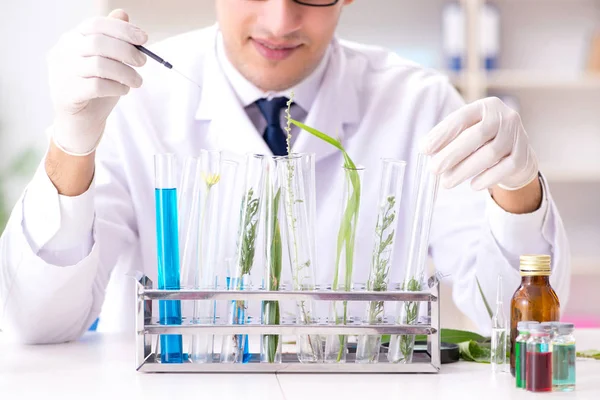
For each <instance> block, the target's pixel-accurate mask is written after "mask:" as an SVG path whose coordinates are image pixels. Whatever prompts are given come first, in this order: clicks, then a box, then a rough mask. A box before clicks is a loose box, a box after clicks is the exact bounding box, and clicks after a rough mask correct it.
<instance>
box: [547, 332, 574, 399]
mask: <svg viewBox="0 0 600 400" xmlns="http://www.w3.org/2000/svg"><path fill="white" fill-rule="evenodd" d="M573 329H574V325H573V324H570V323H561V324H559V325H558V327H557V332H556V335H555V336H554V338H553V339H552V388H553V390H555V391H560V392H570V391H573V390H575V357H576V350H575V337H573Z"/></svg>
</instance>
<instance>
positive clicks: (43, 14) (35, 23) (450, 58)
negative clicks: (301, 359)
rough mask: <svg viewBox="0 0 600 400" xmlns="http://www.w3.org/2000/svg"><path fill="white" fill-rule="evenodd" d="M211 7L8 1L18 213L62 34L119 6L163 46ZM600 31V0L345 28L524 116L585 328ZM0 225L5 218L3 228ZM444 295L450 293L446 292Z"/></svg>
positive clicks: (4, 48) (5, 82)
mask: <svg viewBox="0 0 600 400" xmlns="http://www.w3.org/2000/svg"><path fill="white" fill-rule="evenodd" d="M240 1H241V0H240ZM213 3H214V0H170V1H159V0H154V1H149V0H85V1H84V0H53V1H41V0H19V1H18V2H17V1H11V0H0V4H1V8H0V9H1V10H2V12H1V13H0V33H1V35H0V50H1V53H0V54H2V62H0V188H2V190H3V191H2V192H0V196H1V197H2V198H3V199H4V201H5V203H6V204H5V205H6V206H8V207H9V208H10V206H12V204H13V203H14V202H15V201H16V200H17V198H18V196H19V195H20V192H21V191H22V189H23V186H24V184H25V183H26V182H27V179H28V178H29V177H30V175H31V169H29V170H28V169H27V165H28V164H29V165H31V164H32V162H31V161H28V160H29V159H28V158H27V157H24V156H23V155H22V154H20V152H22V151H25V150H27V149H33V150H34V151H35V154H36V157H37V159H36V160H35V161H37V160H39V158H40V157H41V156H42V154H43V151H44V149H45V147H46V138H45V135H44V130H45V128H46V127H47V126H48V125H49V124H50V123H51V120H52V107H51V103H50V98H49V90H48V85H47V79H46V62H45V58H46V54H47V51H48V50H49V49H50V47H51V46H52V45H53V44H54V43H55V42H56V41H57V40H58V38H59V36H60V34H61V33H63V32H64V31H66V30H68V29H71V28H73V27H74V26H75V25H77V24H78V23H79V22H80V21H81V20H83V19H84V18H87V17H89V16H92V15H95V14H98V13H100V14H106V13H108V12H109V11H110V10H111V9H113V8H117V7H120V8H124V9H125V10H126V11H128V12H129V14H130V16H131V18H132V22H134V23H136V24H137V25H139V26H141V27H143V28H144V29H145V30H146V31H147V32H149V33H150V38H151V39H150V40H151V42H154V41H158V40H160V39H162V38H165V37H168V36H171V35H173V34H177V33H180V32H185V31H188V30H192V29H197V28H200V27H204V26H207V25H210V24H212V23H213V22H214V18H215V12H214V4H213ZM484 3H485V4H484ZM484 5H485V6H486V7H483V6H484ZM599 30H600V0H496V1H490V2H487V3H486V2H485V1H484V0H463V1H461V2H460V3H455V2H450V1H444V0H419V1H414V0H355V3H354V4H353V5H351V6H349V7H347V9H346V10H345V12H344V14H343V17H342V20H341V23H340V27H339V36H340V37H342V38H347V39H352V40H356V41H361V42H365V43H370V44H376V45H382V46H385V47H388V48H390V49H392V50H394V51H396V52H397V53H399V54H400V55H402V56H404V57H407V58H409V59H412V60H414V61H417V62H419V63H421V64H423V65H426V66H429V67H433V68H437V69H440V70H443V71H446V72H447V73H448V74H449V75H450V76H451V77H452V79H453V80H454V82H455V84H456V86H457V88H458V89H459V90H460V91H461V92H462V93H463V94H464V96H465V98H466V99H467V100H468V101H472V100H475V99H477V98H480V97H484V96H488V95H498V96H501V97H502V98H503V99H504V100H505V101H506V102H507V103H509V104H510V105H511V106H512V107H514V108H516V109H518V111H519V112H520V113H521V115H522V118H523V123H524V125H525V127H526V129H527V131H528V134H529V136H530V138H531V141H532V143H533V145H534V147H535V149H536V151H537V153H538V156H539V158H540V162H541V166H542V171H543V172H544V173H545V174H546V177H547V178H548V180H549V182H550V186H551V188H552V190H553V194H554V197H555V200H556V202H557V204H558V206H559V208H560V210H561V212H562V215H563V218H564V222H565V225H566V228H567V231H568V234H569V237H570V240H571V246H572V252H573V279H572V288H571V294H572V295H571V298H570V300H569V303H568V305H567V306H566V308H565V309H564V318H565V319H569V320H572V321H576V322H577V323H578V324H579V325H580V326H583V325H594V326H600V290H599V289H598V288H599V287H600V72H599V71H596V72H594V71H593V70H592V68H590V67H589V64H591V61H592V60H591V59H590V57H591V54H592V53H593V51H592V46H591V43H592V38H593V35H594V33H597V32H599ZM597 51H598V52H600V49H598V50H597ZM482 54H483V55H482ZM486 55H487V61H486V60H485V56H486ZM597 57H600V53H598V54H597ZM459 61H460V62H459ZM486 63H487V65H486ZM459 64H460V65H459ZM597 64H600V61H597ZM598 68H600V67H598V66H596V69H598ZM15 161H23V162H21V163H19V162H17V163H16V164H17V165H15ZM19 164H20V165H19ZM33 164H35V162H34V163H33ZM18 172H20V173H18ZM2 194H3V195H2ZM1 203H2V202H0V207H1V206H2V204H1ZM6 206H5V207H4V208H5V209H6ZM1 218H2V213H1V212H0V230H1V226H2V220H1ZM444 291H445V294H447V295H449V293H450V289H449V286H448V285H445V288H444ZM444 308H445V310H444V312H443V313H442V323H443V325H444V326H447V327H461V328H469V327H470V326H471V325H470V322H469V321H468V319H466V318H465V317H464V316H462V315H461V314H460V313H459V312H458V311H456V309H455V308H454V306H453V305H452V304H451V302H448V301H446V302H444Z"/></svg>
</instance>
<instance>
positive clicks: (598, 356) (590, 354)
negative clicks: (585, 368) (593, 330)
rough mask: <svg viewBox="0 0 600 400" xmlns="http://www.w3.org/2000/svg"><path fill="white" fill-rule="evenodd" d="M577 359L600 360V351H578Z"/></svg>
mask: <svg viewBox="0 0 600 400" xmlns="http://www.w3.org/2000/svg"><path fill="white" fill-rule="evenodd" d="M577 357H583V358H593V359H594V360H600V350H585V351H578V352H577Z"/></svg>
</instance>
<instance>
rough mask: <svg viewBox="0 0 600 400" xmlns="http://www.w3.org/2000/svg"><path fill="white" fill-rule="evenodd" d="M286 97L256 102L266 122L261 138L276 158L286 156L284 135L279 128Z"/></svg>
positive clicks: (286, 100) (285, 105)
mask: <svg viewBox="0 0 600 400" xmlns="http://www.w3.org/2000/svg"><path fill="white" fill-rule="evenodd" d="M287 102H288V99H287V98H286V97H276V98H274V99H272V100H267V99H260V100H257V101H256V104H257V105H258V108H259V109H260V112H261V113H262V115H263V116H264V117H265V119H266V120H267V127H266V128H265V132H264V133H263V138H264V139H265V142H267V145H268V146H269V148H270V149H271V151H272V152H273V154H274V155H276V156H286V155H287V141H286V135H285V132H284V131H283V129H282V128H281V122H280V121H281V110H283V109H284V108H286V107H287Z"/></svg>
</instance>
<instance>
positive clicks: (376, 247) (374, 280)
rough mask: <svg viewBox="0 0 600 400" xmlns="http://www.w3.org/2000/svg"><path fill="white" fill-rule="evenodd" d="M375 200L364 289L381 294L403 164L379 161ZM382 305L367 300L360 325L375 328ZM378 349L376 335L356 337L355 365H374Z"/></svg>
mask: <svg viewBox="0 0 600 400" xmlns="http://www.w3.org/2000/svg"><path fill="white" fill-rule="evenodd" d="M381 164H382V168H381V169H382V175H381V182H380V185H379V199H378V202H377V209H378V212H377V222H376V225H375V234H374V243H373V251H372V256H371V269H370V271H369V280H368V281H367V290H369V291H374V292H382V291H386V290H388V283H389V273H390V268H391V266H392V261H393V255H394V246H395V244H396V240H397V235H396V228H397V226H398V213H399V211H400V200H401V198H402V187H403V182H404V171H405V167H406V163H405V162H404V161H399V160H393V159H383V160H381ZM383 316H384V302H383V301H370V302H368V303H367V310H366V316H365V319H364V323H365V324H367V325H376V324H381V323H383ZM380 347H381V336H380V335H363V336H360V337H359V338H358V346H357V350H356V362H357V363H376V362H378V360H379V349H380Z"/></svg>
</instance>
